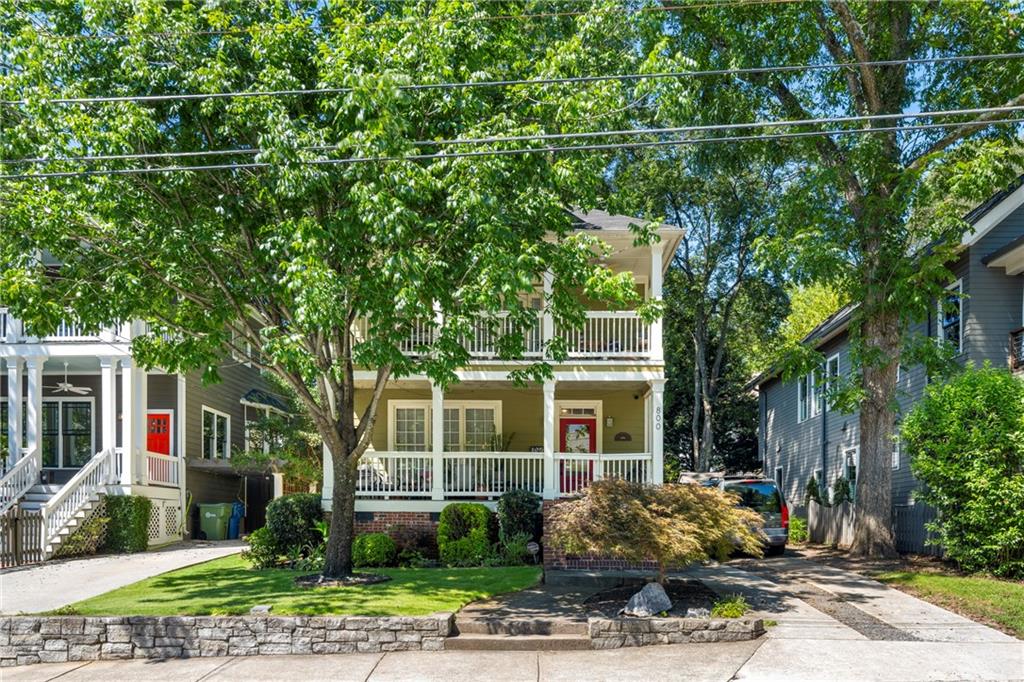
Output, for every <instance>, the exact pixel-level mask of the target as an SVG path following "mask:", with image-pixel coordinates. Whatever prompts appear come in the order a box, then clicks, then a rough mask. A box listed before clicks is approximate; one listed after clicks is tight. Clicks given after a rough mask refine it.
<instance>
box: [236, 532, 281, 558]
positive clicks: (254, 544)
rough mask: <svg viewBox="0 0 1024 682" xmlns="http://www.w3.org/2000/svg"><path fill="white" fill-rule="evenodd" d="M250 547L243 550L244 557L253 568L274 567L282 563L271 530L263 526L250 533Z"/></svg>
mask: <svg viewBox="0 0 1024 682" xmlns="http://www.w3.org/2000/svg"><path fill="white" fill-rule="evenodd" d="M247 539H248V542H249V549H247V550H245V551H243V552H242V558H243V559H245V560H246V561H248V562H249V563H251V564H252V565H253V568H273V567H274V566H277V565H278V564H279V563H280V554H279V553H278V551H277V545H276V543H275V542H274V538H273V536H272V535H271V534H270V530H269V529H268V528H267V527H266V526H263V528H257V529H256V530H254V531H253V532H251V533H249V537H248V538H247Z"/></svg>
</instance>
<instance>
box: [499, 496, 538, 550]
mask: <svg viewBox="0 0 1024 682" xmlns="http://www.w3.org/2000/svg"><path fill="white" fill-rule="evenodd" d="M540 502H541V500H540V495H537V494H536V493H532V492H530V491H529V490H522V489H517V490H509V491H508V492H506V493H504V494H502V496H501V497H499V498H498V539H499V540H500V541H501V543H502V544H503V545H504V544H507V543H509V542H511V541H512V538H516V537H517V536H520V535H527V536H529V537H528V538H527V542H529V540H532V539H533V538H535V537H536V529H537V517H538V516H539V515H540Z"/></svg>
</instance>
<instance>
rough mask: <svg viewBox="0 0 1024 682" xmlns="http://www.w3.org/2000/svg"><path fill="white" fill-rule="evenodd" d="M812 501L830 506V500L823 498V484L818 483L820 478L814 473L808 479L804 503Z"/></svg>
mask: <svg viewBox="0 0 1024 682" xmlns="http://www.w3.org/2000/svg"><path fill="white" fill-rule="evenodd" d="M826 497H827V495H826ZM811 502H817V503H818V504H820V505H823V506H828V500H827V499H826V500H822V499H821V486H820V485H819V484H818V478H817V476H815V475H814V474H811V477H810V478H809V479H807V487H806V488H805V489H804V504H810V503H811Z"/></svg>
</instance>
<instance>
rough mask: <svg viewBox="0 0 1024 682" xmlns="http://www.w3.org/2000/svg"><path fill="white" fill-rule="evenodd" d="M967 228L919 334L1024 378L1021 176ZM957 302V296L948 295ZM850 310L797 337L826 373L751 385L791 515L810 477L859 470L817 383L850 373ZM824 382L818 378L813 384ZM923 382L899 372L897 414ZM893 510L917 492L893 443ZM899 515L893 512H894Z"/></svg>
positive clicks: (846, 427) (768, 455)
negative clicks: (942, 295)
mask: <svg viewBox="0 0 1024 682" xmlns="http://www.w3.org/2000/svg"><path fill="white" fill-rule="evenodd" d="M967 221H968V222H969V223H970V224H971V225H972V229H971V230H969V231H967V232H966V233H965V234H964V235H963V238H962V240H961V245H960V250H959V254H958V257H957V259H956V261H955V262H954V263H953V264H952V265H951V267H950V271H951V272H952V273H953V280H952V281H951V282H950V283H949V286H948V288H949V291H950V302H952V301H953V300H956V301H957V303H956V304H955V305H950V306H945V307H944V306H942V305H940V303H939V302H936V304H935V305H934V306H933V310H932V312H931V314H929V315H928V319H927V320H925V321H923V322H921V323H919V324H918V325H917V330H916V331H918V332H921V333H924V334H926V335H928V336H930V337H933V338H936V339H937V340H938V341H943V342H946V343H949V344H951V345H952V346H953V348H954V350H955V352H956V357H957V360H958V361H959V362H961V363H967V362H971V363H973V364H974V365H975V366H979V367H980V366H982V365H983V364H984V363H985V362H989V363H991V365H992V366H993V367H1007V368H1009V369H1010V370H1011V371H1015V372H1020V371H1021V370H1024V343H1022V339H1024V329H1022V327H1024V274H1022V273H1024V178H1021V179H1020V180H1018V181H1017V182H1016V183H1014V185H1013V186H1012V187H1010V188H1008V189H1006V190H1004V191H1002V192H999V193H998V194H996V195H994V196H993V197H991V198H990V199H989V200H988V201H986V202H985V203H984V204H982V205H980V206H978V207H977V208H975V209H974V210H973V211H971V212H970V213H969V214H968V215H967ZM956 294H962V295H963V297H959V296H956ZM853 312H854V306H847V307H846V308H844V309H842V310H840V311H838V312H837V313H835V314H834V315H833V316H832V317H830V318H829V319H827V320H825V321H824V322H823V323H821V324H820V325H819V326H818V327H817V328H815V329H814V330H813V331H812V332H811V333H810V334H809V335H808V336H807V338H806V339H805V341H806V342H807V343H810V344H813V346H814V347H815V348H816V349H817V350H818V351H820V352H821V353H822V355H823V356H824V357H825V367H824V368H823V369H824V371H823V372H820V373H817V377H818V378H817V380H816V376H815V375H810V374H809V375H804V376H801V377H797V378H793V379H789V380H785V379H783V378H782V377H781V376H779V375H778V374H777V373H772V372H769V373H766V374H764V375H762V376H760V377H758V379H756V380H755V382H754V383H755V385H756V387H757V390H758V394H759V409H760V430H759V448H760V451H759V452H760V457H761V460H762V462H763V464H764V471H765V474H766V475H768V476H773V477H774V478H775V479H776V480H777V481H778V483H779V485H780V486H781V487H782V489H783V491H784V494H785V496H786V499H787V501H788V502H789V504H790V506H791V508H793V509H794V510H795V511H803V509H804V506H805V505H804V496H805V489H806V486H807V482H808V479H809V478H810V477H811V476H812V475H814V476H815V477H816V478H817V480H818V482H819V483H823V484H824V485H825V486H831V485H832V484H833V482H834V481H835V479H836V478H837V477H839V476H840V475H843V476H846V477H847V478H848V479H850V480H851V482H852V481H854V480H855V479H856V471H857V464H858V443H859V433H858V415H857V414H856V413H852V414H851V413H843V412H840V411H838V410H836V409H833V408H831V407H830V406H829V405H828V404H827V401H826V400H825V399H824V397H823V391H822V387H821V386H820V385H818V384H821V383H823V381H827V377H830V376H835V375H844V374H846V373H847V372H849V370H850V367H851V361H850V343H849V336H848V325H849V322H850V319H851V316H852V314H853ZM822 376H823V377H825V378H824V379H822V378H820V377H822ZM926 383H927V377H926V375H925V371H924V368H923V367H921V366H909V367H901V368H900V370H899V375H898V382H897V390H898V392H899V405H900V413H899V415H898V416H897V426H896V431H897V434H898V432H899V419H901V418H902V416H903V415H905V414H906V413H907V411H908V410H909V409H910V408H911V406H912V405H913V404H914V402H915V401H917V400H919V399H920V397H921V395H922V394H923V392H924V388H925V385H926ZM892 486H893V504H894V506H895V507H896V511H897V512H899V511H900V509H904V508H906V507H907V506H909V505H912V504H913V496H912V494H911V493H912V492H913V490H914V489H915V488H916V487H917V482H916V481H915V479H914V477H913V475H912V473H911V471H910V466H909V461H908V460H907V457H906V456H905V455H904V453H901V452H900V448H899V443H898V438H897V444H896V447H895V448H894V452H893V457H892ZM897 516H899V514H897Z"/></svg>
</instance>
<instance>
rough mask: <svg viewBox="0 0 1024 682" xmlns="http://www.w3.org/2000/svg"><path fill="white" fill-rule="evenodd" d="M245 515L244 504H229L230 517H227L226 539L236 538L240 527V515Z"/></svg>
mask: <svg viewBox="0 0 1024 682" xmlns="http://www.w3.org/2000/svg"><path fill="white" fill-rule="evenodd" d="M243 516H245V505H244V504H242V503H241V502H235V503H234V504H233V505H231V518H230V519H228V539H229V540H237V539H238V536H239V535H240V531H241V528H242V517H243Z"/></svg>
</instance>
